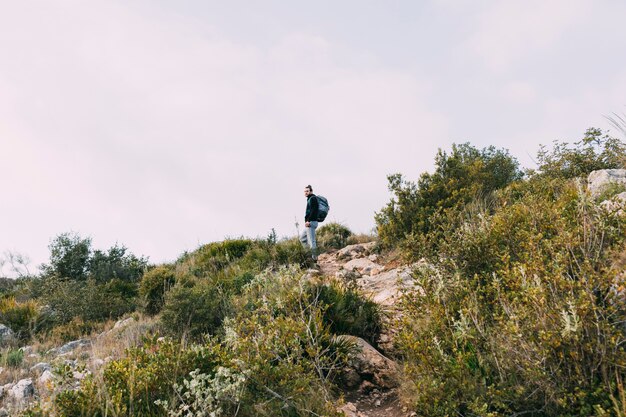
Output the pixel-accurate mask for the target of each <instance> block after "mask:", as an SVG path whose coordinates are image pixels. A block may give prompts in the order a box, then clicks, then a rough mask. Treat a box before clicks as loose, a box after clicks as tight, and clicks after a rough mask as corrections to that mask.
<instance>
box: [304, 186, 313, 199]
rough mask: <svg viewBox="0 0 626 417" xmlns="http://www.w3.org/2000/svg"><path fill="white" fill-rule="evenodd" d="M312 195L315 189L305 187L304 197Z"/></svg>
mask: <svg viewBox="0 0 626 417" xmlns="http://www.w3.org/2000/svg"><path fill="white" fill-rule="evenodd" d="M311 194H313V187H311V186H310V185H307V186H306V187H304V196H305V197H308V196H310V195H311Z"/></svg>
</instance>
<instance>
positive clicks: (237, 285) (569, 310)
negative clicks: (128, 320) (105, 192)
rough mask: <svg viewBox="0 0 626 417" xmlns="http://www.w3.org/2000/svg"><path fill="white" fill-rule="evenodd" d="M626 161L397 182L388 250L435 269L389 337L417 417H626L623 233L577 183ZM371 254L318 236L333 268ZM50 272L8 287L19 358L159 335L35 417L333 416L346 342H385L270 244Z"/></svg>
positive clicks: (551, 157)
mask: <svg viewBox="0 0 626 417" xmlns="http://www.w3.org/2000/svg"><path fill="white" fill-rule="evenodd" d="M625 161H626V146H625V145H624V144H623V143H622V142H621V141H619V140H618V139H615V138H612V137H610V136H608V135H605V134H604V133H602V132H601V131H599V130H597V129H590V130H588V131H587V132H586V133H585V135H584V137H583V139H582V140H580V141H579V142H576V143H574V144H572V145H570V144H568V143H559V142H556V143H555V144H554V145H553V147H551V148H549V149H548V148H545V147H544V148H541V149H540V150H539V153H538V155H537V168H536V169H533V170H525V171H524V170H522V169H521V168H520V166H519V164H518V162H517V161H516V160H515V158H513V157H512V156H511V155H510V154H509V153H508V151H506V150H504V149H496V148H494V147H488V148H484V149H477V148H475V147H473V146H472V145H470V144H467V143H465V144H461V145H454V146H453V147H452V149H451V150H450V151H443V150H441V151H439V152H438V154H437V155H436V158H435V170H434V172H432V173H424V174H422V175H421V176H420V177H419V179H418V180H417V181H416V182H412V181H409V180H406V179H405V178H404V177H403V176H402V175H400V174H395V175H391V176H390V177H389V189H390V191H391V193H392V198H391V200H390V201H389V203H388V204H386V205H385V206H384V207H383V208H382V209H381V210H380V211H379V212H378V213H377V214H376V217H375V219H376V224H377V231H378V238H379V244H380V247H381V248H382V250H383V251H393V253H394V256H397V254H398V253H400V254H401V256H402V257H403V259H404V260H405V261H406V262H407V263H410V262H414V261H416V260H419V259H423V260H424V262H420V263H419V264H418V265H419V267H417V269H416V270H415V271H414V279H415V283H416V286H415V289H414V290H412V291H407V292H406V293H405V294H404V295H403V297H402V300H401V302H400V304H399V305H397V306H396V307H397V309H398V311H399V313H400V314H398V315H397V317H396V318H395V322H394V323H392V324H393V325H394V326H395V330H396V332H397V336H396V338H395V349H394V352H395V353H394V354H395V357H394V359H396V360H397V361H398V362H399V363H400V364H401V366H402V369H403V371H404V372H403V373H404V377H403V383H402V387H401V392H402V399H403V401H404V402H405V403H406V404H407V406H408V407H410V409H411V410H414V411H415V412H417V413H418V415H427V416H452V415H458V416H493V417H497V416H517V415H531V416H543V415H562V416H626V391H624V388H623V381H624V378H625V377H626V350H625V348H624V346H625V345H626V335H625V331H626V327H625V326H624V323H626V308H625V307H624V300H625V299H626V293H625V291H626V282H625V280H626V273H624V268H625V266H626V251H625V250H624V244H625V243H626V241H625V240H626V216H624V215H623V213H622V212H621V211H620V210H606V209H604V208H603V207H602V205H600V204H599V203H600V201H599V199H597V198H592V197H591V196H590V195H589V193H588V192H587V190H586V184H585V181H584V180H585V177H586V175H587V174H589V172H591V171H592V170H596V169H605V168H624V162H625ZM610 192H611V194H615V192H616V190H610ZM362 239H365V237H362V236H354V235H353V234H352V232H351V231H350V230H349V229H348V228H347V227H345V226H343V225H340V224H334V223H331V224H327V225H325V226H323V227H321V228H320V229H319V241H320V244H321V246H322V247H323V248H324V249H325V250H335V249H338V248H341V247H343V246H345V245H346V244H349V243H351V242H356V241H360V240H362ZM50 252H51V256H50V261H49V263H48V264H47V265H45V266H44V268H43V269H42V273H41V274H40V275H39V276H36V277H32V276H25V277H23V278H21V279H19V280H18V281H17V282H16V283H15V284H7V285H6V286H3V287H2V290H1V291H2V298H1V299H0V322H2V323H4V324H7V325H8V326H9V327H11V328H12V329H13V330H14V331H16V334H17V335H18V339H19V340H20V342H19V343H25V342H26V341H28V340H31V339H32V338H33V337H35V338H55V339H60V340H69V339H71V338H78V337H80V336H81V335H83V334H88V333H89V332H91V331H93V330H97V329H99V328H100V327H99V326H102V325H103V323H104V322H105V321H106V320H109V319H116V318H118V317H121V316H123V315H125V314H128V313H135V312H140V313H142V314H144V315H146V316H149V317H153V318H152V320H155V321H156V322H158V323H159V325H158V327H157V328H156V329H153V330H152V331H151V332H150V333H149V334H146V335H145V339H144V341H143V342H142V343H140V344H139V345H137V346H134V347H131V348H130V349H128V350H127V352H126V354H125V355H123V356H121V357H118V358H115V359H114V360H112V361H110V362H108V363H107V364H105V365H104V366H103V367H102V369H101V371H100V372H99V373H95V374H93V375H91V376H88V377H87V378H86V379H84V380H83V382H82V383H81V386H80V388H78V389H73V388H72V387H71V385H70V383H69V381H62V382H61V387H62V388H63V387H65V388H66V389H61V390H60V391H59V392H58V393H57V394H55V396H54V397H53V398H52V403H51V404H48V407H49V408H48V409H44V408H45V407H43V408H39V409H37V408H33V409H31V410H29V411H27V412H26V413H27V414H25V415H29V416H35V415H37V416H46V415H49V413H50V411H52V412H53V413H56V415H63V416H70V417H73V416H76V417H78V416H108V415H114V416H129V417H130V416H146V417H148V416H172V417H173V416H231V415H237V416H289V417H291V416H294V417H295V416H333V415H337V411H336V406H335V404H336V403H337V400H338V397H339V396H340V390H339V388H340V387H338V386H337V385H336V381H338V379H337V376H338V375H339V371H340V370H341V368H343V367H344V366H345V365H346V364H347V363H348V361H349V360H350V358H351V357H352V355H354V353H355V351H354V346H352V345H351V344H350V343H348V342H346V340H347V339H344V338H340V337H337V336H338V335H342V334H351V335H355V336H359V337H362V338H364V339H366V340H368V341H369V342H370V343H372V344H373V345H376V344H377V340H378V336H379V334H380V332H381V327H382V322H383V320H382V313H381V311H380V308H379V307H378V306H377V305H376V304H375V303H373V302H372V301H370V300H368V299H367V298H365V297H364V296H363V295H362V294H361V293H360V291H359V288H358V286H357V285H356V284H355V283H354V282H353V281H347V282H340V281H336V280H329V279H325V278H318V279H310V278H308V277H307V275H306V274H305V271H304V270H303V269H302V268H303V267H304V266H305V265H306V258H307V254H306V253H305V251H304V250H303V249H302V247H301V245H300V243H299V242H298V241H297V239H292V240H278V239H277V238H276V235H275V233H271V234H270V235H269V236H268V238H266V239H246V238H240V239H229V240H225V241H222V242H213V243H209V244H206V245H203V246H201V247H199V248H198V249H197V250H195V251H192V252H188V253H187V252H186V253H184V254H182V255H181V256H180V257H179V259H177V260H176V261H175V262H172V263H169V264H164V265H149V264H148V262H147V260H146V259H145V258H142V257H137V256H135V255H133V254H131V253H129V252H128V250H127V249H126V248H124V247H123V246H118V245H116V246H114V247H112V248H110V249H108V250H106V251H101V250H94V249H93V248H92V246H91V240H90V239H88V238H83V237H80V236H78V235H74V234H63V235H60V236H58V237H57V238H55V239H54V240H53V241H52V243H51V245H50ZM384 256H385V252H383V253H382V255H381V257H383V258H384ZM9 353H10V355H11V363H19V362H20V361H21V360H22V356H20V351H19V350H12V351H11V352H9ZM9 353H7V356H8V355H9ZM7 363H8V359H7ZM65 383H67V385H66V386H65V385H63V384H65Z"/></svg>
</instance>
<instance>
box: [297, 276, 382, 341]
mask: <svg viewBox="0 0 626 417" xmlns="http://www.w3.org/2000/svg"><path fill="white" fill-rule="evenodd" d="M308 291H309V293H310V297H311V300H317V302H319V303H320V304H321V305H322V306H323V319H324V322H325V323H327V324H328V326H329V328H330V331H332V332H333V333H334V334H349V335H353V336H359V337H361V338H363V339H365V340H367V341H368V342H369V343H370V344H372V345H374V346H376V342H377V339H378V335H379V333H380V329H381V313H380V308H379V307H378V305H377V304H376V303H375V302H373V301H371V300H368V299H366V298H365V297H363V296H362V295H361V294H360V293H359V291H358V289H357V287H356V285H355V284H348V285H342V284H340V283H338V282H332V283H331V284H329V285H326V284H316V285H312V286H311V287H310V288H308Z"/></svg>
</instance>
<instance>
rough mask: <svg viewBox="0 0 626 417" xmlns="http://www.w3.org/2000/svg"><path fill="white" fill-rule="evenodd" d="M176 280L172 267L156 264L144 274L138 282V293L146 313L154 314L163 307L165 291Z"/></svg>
mask: <svg viewBox="0 0 626 417" xmlns="http://www.w3.org/2000/svg"><path fill="white" fill-rule="evenodd" d="M175 282H176V276H175V274H174V270H173V268H171V267H169V266H165V265H164V266H158V267H156V268H154V269H151V270H149V271H148V272H146V273H145V274H144V276H143V277H142V279H141V282H140V283H139V294H140V295H141V298H142V299H143V302H144V309H145V311H146V313H148V314H156V313H158V312H159V311H161V309H162V308H163V304H164V303H165V293H166V292H167V291H169V289H170V288H171V287H172V286H173V285H174V283H175Z"/></svg>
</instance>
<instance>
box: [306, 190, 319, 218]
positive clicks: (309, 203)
mask: <svg viewBox="0 0 626 417" xmlns="http://www.w3.org/2000/svg"><path fill="white" fill-rule="evenodd" d="M318 210H319V202H318V201H317V196H316V195H315V194H309V196H308V197H307V199H306V212H305V213H304V221H305V222H316V221H317V215H318V214H317V212H318Z"/></svg>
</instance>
